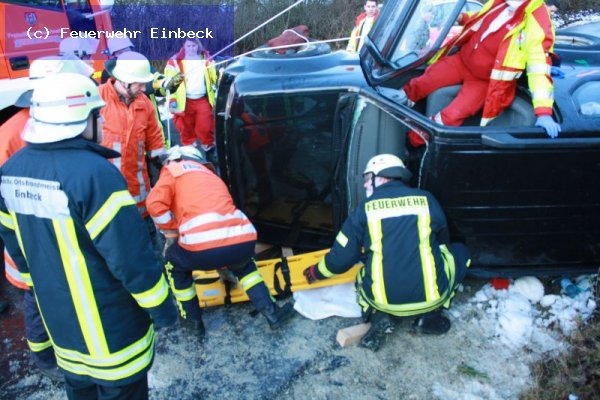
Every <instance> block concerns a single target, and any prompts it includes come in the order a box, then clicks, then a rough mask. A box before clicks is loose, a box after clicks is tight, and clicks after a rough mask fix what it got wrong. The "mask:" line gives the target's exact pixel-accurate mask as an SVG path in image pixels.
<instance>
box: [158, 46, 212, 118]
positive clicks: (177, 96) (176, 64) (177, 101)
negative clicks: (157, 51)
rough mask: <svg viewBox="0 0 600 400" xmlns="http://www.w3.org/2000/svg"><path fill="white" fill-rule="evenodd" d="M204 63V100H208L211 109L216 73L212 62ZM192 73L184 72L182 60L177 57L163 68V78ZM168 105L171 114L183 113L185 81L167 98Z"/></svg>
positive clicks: (206, 60) (171, 59) (206, 61)
mask: <svg viewBox="0 0 600 400" xmlns="http://www.w3.org/2000/svg"><path fill="white" fill-rule="evenodd" d="M206 58H207V57H206V56H205V61H204V66H205V68H204V83H205V84H206V98H207V100H208V104H210V106H211V107H214V106H215V87H216V85H217V71H216V70H215V67H214V66H213V63H212V61H210V60H208V59H206ZM190 72H193V71H186V70H185V67H184V63H183V60H182V59H181V57H180V56H179V55H176V56H175V57H172V58H170V59H169V61H167V65H166V66H165V76H167V77H171V76H175V75H177V73H182V74H186V73H190ZM167 101H168V104H169V109H170V110H171V112H172V113H174V114H177V113H182V112H184V111H185V101H186V89H185V79H184V80H183V82H181V85H179V87H178V88H177V90H176V91H175V93H171V94H170V96H169V98H168V99H167Z"/></svg>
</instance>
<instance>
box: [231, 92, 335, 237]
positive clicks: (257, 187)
mask: <svg viewBox="0 0 600 400" xmlns="http://www.w3.org/2000/svg"><path fill="white" fill-rule="evenodd" d="M337 100H338V92H337V91H336V92H329V93H327V92H322V91H320V92H304V93H296V94H292V93H278V94H270V95H264V96H252V97H244V98H242V99H241V100H240V102H239V104H237V105H236V108H237V110H236V111H235V112H234V113H233V114H234V115H236V116H238V117H237V122H236V124H237V130H238V139H239V140H240V142H241V146H240V152H241V153H242V154H241V157H240V158H241V159H242V160H243V162H244V164H245V166H244V167H243V169H244V179H243V182H242V185H243V186H244V187H243V188H237V189H238V190H240V193H243V199H242V201H243V204H244V211H246V212H247V213H248V214H249V215H250V216H251V217H253V221H254V222H257V221H263V222H264V221H265V220H268V221H272V222H274V223H278V224H293V223H301V224H302V225H310V224H315V226H314V228H316V229H332V216H331V205H330V202H331V199H330V193H331V185H330V183H331V178H332V176H331V174H332V171H333V169H334V168H333V166H334V159H333V155H332V148H333V143H332V135H333V133H332V130H333V120H334V114H335V113H334V112H333V110H335V107H336V104H337ZM313 214H315V215H317V214H318V216H319V217H318V218H312V217H311V215H313Z"/></svg>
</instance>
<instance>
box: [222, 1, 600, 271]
mask: <svg viewBox="0 0 600 400" xmlns="http://www.w3.org/2000/svg"><path fill="white" fill-rule="evenodd" d="M422 3H427V2H420V1H418V0H409V1H400V0H389V1H386V3H385V6H384V8H383V10H382V12H381V14H380V16H379V18H378V20H377V22H376V24H375V26H374V28H373V29H372V31H371V32H370V34H369V38H368V39H367V40H366V44H365V46H364V48H363V49H362V50H361V53H360V57H358V56H356V55H351V54H349V53H347V52H345V51H337V52H331V51H330V49H329V47H328V46H327V45H323V44H309V45H306V46H303V48H302V49H300V50H298V51H296V52H294V53H293V54H286V55H283V56H281V55H277V54H274V53H272V52H269V51H264V52H256V53H254V54H252V55H250V56H247V57H243V58H241V59H239V60H238V61H237V62H235V63H233V64H231V65H230V66H229V67H228V68H227V69H226V70H225V72H224V74H223V76H222V79H221V81H220V84H219V89H218V98H217V104H216V107H215V113H216V136H217V140H218V153H219V159H220V161H219V163H220V165H219V166H220V170H221V174H222V176H223V178H224V179H225V180H226V182H227V183H228V185H229V188H230V190H231V192H232V194H233V196H234V199H235V201H236V203H237V205H238V206H239V207H240V208H241V209H242V210H244V212H246V213H247V214H248V216H249V217H250V218H251V219H252V221H253V222H254V224H255V225H256V227H257V229H258V231H259V237H260V239H261V240H262V241H265V242H269V243H275V244H280V245H285V246H290V247H292V248H294V249H295V250H296V252H297V253H298V252H303V251H309V250H315V249H323V248H327V247H330V246H331V244H332V243H333V239H334V237H335V234H336V233H337V230H338V229H339V228H340V227H341V224H342V222H343V221H344V219H345V217H346V216H347V215H348V213H349V212H350V211H351V210H353V208H354V207H355V206H356V205H357V203H358V202H360V201H361V200H363V199H364V197H365V193H364V188H363V186H362V176H361V175H362V171H363V168H364V166H365V164H366V162H367V160H368V159H369V158H370V157H372V156H373V155H375V154H377V153H383V152H385V153H393V154H396V155H398V156H399V157H401V158H402V159H403V160H404V161H405V163H406V164H407V165H408V166H409V168H410V169H411V170H412V172H413V184H414V185H416V186H419V187H421V188H423V189H426V190H429V191H431V192H432V193H433V194H434V195H435V196H436V197H437V198H438V199H439V200H440V203H441V204H442V206H443V207H444V209H445V212H446V215H447V217H448V223H449V225H450V229H451V234H452V235H453V239H454V240H457V241H463V242H465V243H466V244H467V245H468V246H469V248H470V249H471V251H472V253H473V257H472V258H473V264H472V268H471V273H472V274H474V275H478V276H519V275H538V276H548V275H556V274H579V273H589V272H596V271H597V270H598V266H599V265H600V37H598V36H594V35H592V34H589V32H596V35H598V32H600V24H598V23H595V24H596V25H597V26H596V28H595V29H594V27H592V28H591V29H588V30H587V33H585V32H586V31H585V30H579V29H575V30H565V31H564V32H561V31H560V30H559V31H558V32H557V39H556V45H555V52H556V53H557V54H558V55H559V56H561V58H562V64H561V66H560V72H561V75H562V76H561V77H557V78H556V79H555V105H554V116H555V118H556V119H557V121H558V122H559V123H560V125H561V128H562V132H561V134H560V136H559V137H558V138H556V139H551V138H549V137H548V135H546V133H545V131H544V130H543V129H542V128H539V127H535V126H534V122H535V116H534V114H533V108H532V105H531V96H530V93H529V91H528V89H527V87H526V85H527V82H526V80H523V82H521V83H520V86H519V89H518V95H517V97H516V99H515V101H514V102H513V104H512V106H511V107H510V108H509V109H507V110H505V111H504V113H503V114H502V115H500V117H498V118H497V119H495V120H494V121H493V123H492V124H490V125H488V126H486V127H481V126H479V118H471V119H470V120H468V121H467V122H466V123H465V125H464V126H461V127H447V126H442V125H439V124H436V123H435V122H433V121H431V119H430V118H429V117H428V116H430V115H433V114H434V113H436V112H437V111H439V110H440V109H441V108H442V107H444V106H445V105H446V104H448V102H449V101H450V100H451V99H452V98H453V96H454V94H455V93H456V92H457V90H458V88H457V87H449V88H443V89H440V90H439V91H437V92H434V93H433V94H432V95H430V96H429V97H428V98H427V99H425V100H423V101H421V102H419V103H417V104H416V105H415V106H414V107H413V108H409V107H408V106H407V105H406V98H405V97H404V96H403V92H401V91H399V90H398V89H399V88H401V87H402V86H403V85H404V84H405V83H406V82H407V81H408V80H409V79H411V78H412V77H415V76H417V75H419V74H421V73H422V72H423V71H424V69H425V67H426V62H427V60H428V59H429V58H430V57H431V56H432V55H433V54H434V53H435V51H436V50H437V49H438V48H439V47H440V46H441V44H442V42H443V40H444V38H446V37H447V35H448V34H449V33H451V32H452V29H456V27H453V21H455V20H456V17H457V16H458V14H459V13H460V11H461V9H463V7H465V3H466V2H465V1H464V0H462V1H457V2H456V4H455V5H454V7H445V8H444V12H445V14H444V15H443V16H442V18H437V22H438V23H437V24H436V26H435V27H433V26H432V25H431V22H429V23H424V22H423V18H422V14H423V9H422V8H421V7H423V5H422ZM438 17H439V16H438ZM432 29H435V30H436V32H435V34H432ZM411 129H416V130H420V131H422V132H426V133H427V134H428V135H429V136H430V138H431V141H430V143H429V144H428V146H426V148H421V149H413V148H411V147H410V146H408V145H407V132H408V131H409V130H411Z"/></svg>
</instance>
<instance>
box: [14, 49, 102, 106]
mask: <svg viewBox="0 0 600 400" xmlns="http://www.w3.org/2000/svg"><path fill="white" fill-rule="evenodd" d="M64 72H70V73H74V74H80V75H83V76H87V77H89V76H91V75H92V73H93V72H94V69H93V68H91V67H90V66H89V65H87V64H86V63H85V62H83V61H81V60H79V59H74V60H70V59H64V58H62V57H53V56H50V57H40V58H38V59H36V60H34V61H33V62H32V63H31V66H30V67H29V81H28V83H27V85H25V86H24V87H23V92H22V93H21V95H20V96H19V98H18V99H17V101H15V103H14V105H15V106H17V107H23V108H24V107H29V105H30V104H31V94H32V93H33V88H34V87H35V84H36V82H37V81H38V80H39V79H42V78H46V77H48V76H50V75H55V74H59V73H64Z"/></svg>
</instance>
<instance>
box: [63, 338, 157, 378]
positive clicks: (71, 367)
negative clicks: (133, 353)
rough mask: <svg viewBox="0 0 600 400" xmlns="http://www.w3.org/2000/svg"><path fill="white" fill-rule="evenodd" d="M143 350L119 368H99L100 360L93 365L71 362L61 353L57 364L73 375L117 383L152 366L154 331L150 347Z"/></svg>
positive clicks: (94, 361)
mask: <svg viewBox="0 0 600 400" xmlns="http://www.w3.org/2000/svg"><path fill="white" fill-rule="evenodd" d="M151 329H152V328H151ZM55 350H56V348H55ZM143 350H144V352H143V353H141V355H140V356H138V357H135V358H129V359H128V360H126V361H125V362H126V364H124V365H121V366H119V367H118V368H101V367H98V366H97V365H98V364H97V361H98V360H91V361H92V363H86V364H80V363H78V362H71V361H69V360H67V359H64V358H62V357H61V354H60V353H59V352H57V353H56V362H57V364H58V366H59V367H61V368H63V369H64V370H66V371H69V372H71V373H73V374H77V375H88V376H91V377H92V378H97V379H103V380H107V381H117V380H121V379H126V378H128V377H130V376H132V375H135V374H137V373H138V372H140V371H141V370H143V369H144V368H146V367H148V366H149V365H150V363H151V362H152V359H153V357H154V331H151V342H150V344H149V346H147V347H146V348H144V349H143ZM94 364H96V365H94Z"/></svg>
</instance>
